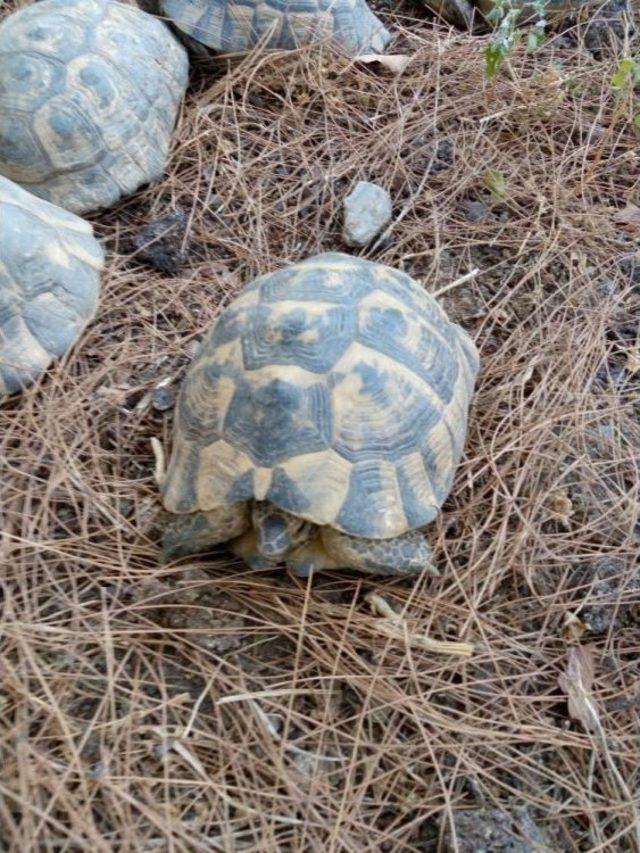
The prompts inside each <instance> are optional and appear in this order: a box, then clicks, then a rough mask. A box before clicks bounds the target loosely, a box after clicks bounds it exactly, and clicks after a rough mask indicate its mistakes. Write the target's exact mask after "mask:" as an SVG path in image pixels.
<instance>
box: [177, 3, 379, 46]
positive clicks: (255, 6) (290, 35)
mask: <svg viewBox="0 0 640 853" xmlns="http://www.w3.org/2000/svg"><path fill="white" fill-rule="evenodd" d="M161 7H162V10H163V12H164V13H165V14H166V15H167V16H168V17H169V18H171V19H172V20H173V21H174V22H175V23H176V25H177V26H178V27H179V28H180V29H181V30H182V31H183V32H184V33H186V34H187V35H188V36H190V37H191V38H192V39H195V41H196V42H198V43H200V44H203V45H205V46H206V47H208V48H210V49H211V50H214V51H217V52H222V53H228V52H233V53H236V52H240V53H243V52H247V51H249V50H251V49H252V48H254V47H256V45H258V44H264V46H265V47H266V48H268V49H274V50H275V49H277V50H293V49H294V48H297V47H300V46H302V45H305V44H310V43H312V42H315V41H329V40H330V41H332V42H333V44H334V45H335V46H337V47H339V48H341V49H342V50H343V51H344V52H345V53H347V54H348V55H350V56H356V55H357V54H358V53H367V52H370V51H371V52H379V51H382V50H383V49H384V48H385V46H386V45H387V44H388V43H389V40H390V38H391V36H390V34H389V33H388V32H387V30H386V29H385V28H384V26H383V25H382V23H381V22H380V21H379V20H378V18H377V17H376V16H375V15H374V14H373V12H372V11H371V9H369V7H368V6H367V4H366V2H365V0H161Z"/></svg>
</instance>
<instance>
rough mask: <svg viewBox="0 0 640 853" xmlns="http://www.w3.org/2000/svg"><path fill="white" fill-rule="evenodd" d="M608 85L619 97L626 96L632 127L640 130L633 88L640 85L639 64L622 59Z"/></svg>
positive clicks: (639, 116) (632, 60)
mask: <svg viewBox="0 0 640 853" xmlns="http://www.w3.org/2000/svg"><path fill="white" fill-rule="evenodd" d="M610 83H611V85H612V87H613V88H614V89H615V90H616V91H617V92H618V93H619V95H620V96H626V97H628V98H629V99H630V100H631V103H632V110H633V111H634V116H633V118H632V119H631V121H632V123H633V125H634V127H637V128H640V109H639V108H638V107H639V105H638V104H637V103H636V98H635V94H634V88H635V86H638V85H640V62H638V60H637V59H633V58H632V57H631V56H625V57H623V58H622V59H621V60H620V62H618V67H617V68H616V70H615V71H614V73H613V74H612V75H611V80H610Z"/></svg>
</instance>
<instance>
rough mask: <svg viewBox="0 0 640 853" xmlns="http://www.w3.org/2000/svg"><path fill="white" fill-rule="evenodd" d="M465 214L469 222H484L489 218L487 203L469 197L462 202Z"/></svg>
mask: <svg viewBox="0 0 640 853" xmlns="http://www.w3.org/2000/svg"><path fill="white" fill-rule="evenodd" d="M462 207H463V209H464V213H465V216H466V217H467V219H468V220H469V222H484V220H485V219H486V218H487V214H488V212H489V211H488V210H487V205H486V204H483V203H482V202H481V201H470V200H469V199H467V200H465V201H463V202H462Z"/></svg>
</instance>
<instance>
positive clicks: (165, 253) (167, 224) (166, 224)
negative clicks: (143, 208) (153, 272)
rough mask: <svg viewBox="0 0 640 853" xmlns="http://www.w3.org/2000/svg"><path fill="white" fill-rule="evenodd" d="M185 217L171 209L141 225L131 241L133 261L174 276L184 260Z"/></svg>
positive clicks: (183, 214) (186, 217) (181, 212)
mask: <svg viewBox="0 0 640 853" xmlns="http://www.w3.org/2000/svg"><path fill="white" fill-rule="evenodd" d="M188 221H189V217H188V216H187V214H186V213H185V212H184V210H172V211H171V212H170V213H167V214H165V215H164V216H161V217H159V218H158V219H154V220H152V221H151V222H148V223H147V224H146V225H144V226H143V227H142V228H141V229H140V230H139V231H138V233H137V234H136V235H135V236H134V238H133V246H134V248H135V250H136V258H137V260H139V261H142V262H143V263H146V264H149V266H152V267H153V268H154V269H157V270H158V271H159V272H162V273H166V274H167V275H177V273H178V271H179V270H180V266H181V265H182V264H183V263H184V261H185V259H186V248H187V246H186V244H185V246H184V249H183V244H184V243H185V239H184V238H185V233H186V230H187V223H188Z"/></svg>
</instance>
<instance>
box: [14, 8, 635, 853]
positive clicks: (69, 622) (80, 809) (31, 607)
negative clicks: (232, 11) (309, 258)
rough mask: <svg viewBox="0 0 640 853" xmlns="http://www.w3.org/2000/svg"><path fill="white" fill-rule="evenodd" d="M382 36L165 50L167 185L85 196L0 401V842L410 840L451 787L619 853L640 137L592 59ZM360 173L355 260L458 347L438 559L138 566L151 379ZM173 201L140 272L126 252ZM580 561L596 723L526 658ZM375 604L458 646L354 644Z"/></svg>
mask: <svg viewBox="0 0 640 853" xmlns="http://www.w3.org/2000/svg"><path fill="white" fill-rule="evenodd" d="M18 5H20V4H18ZM9 8H11V6H9ZM394 25H395V26H396V30H397V31H398V32H399V35H398V37H397V39H396V43H395V44H394V46H393V50H394V52H410V53H412V54H413V60H412V62H411V64H410V65H409V67H408V69H407V70H406V72H405V73H404V74H403V75H401V76H400V77H396V78H394V77H391V76H389V75H385V74H379V75H377V74H376V73H375V72H374V71H372V70H371V69H366V68H363V67H356V66H354V65H353V64H349V63H346V62H344V61H342V60H340V59H337V58H335V57H333V56H331V55H330V54H329V53H328V52H327V51H323V50H311V51H303V52H301V53H299V54H296V55H290V56H261V57H254V58H252V59H246V60H244V61H242V62H236V63H232V64H229V63H227V61H226V60H218V61H212V62H211V63H209V65H208V66H207V67H205V66H204V65H201V66H199V67H197V68H195V69H194V72H193V75H192V85H191V89H190V93H189V96H188V100H187V103H186V104H185V108H184V111H183V114H182V118H181V121H180V125H179V128H178V132H177V134H176V139H175V145H174V149H173V156H172V159H171V163H170V165H169V169H168V172H167V177H166V180H164V181H163V182H161V183H159V184H157V185H155V186H153V187H151V188H150V189H148V190H147V191H145V192H143V193H140V194H139V195H138V196H136V197H135V198H133V199H131V200H130V201H128V202H126V203H124V204H121V205H120V206H119V207H118V208H116V209H114V210H112V211H109V212H107V213H106V214H102V215H99V216H96V217H95V223H96V228H97V231H98V234H99V236H100V237H101V239H102V240H103V241H104V243H105V246H106V247H107V249H108V253H109V266H108V270H107V274H106V276H105V281H104V292H103V299H102V304H101V308H100V311H99V314H98V318H97V320H96V321H95V323H93V324H92V326H91V327H90V328H89V330H88V331H87V332H86V334H85V335H84V337H83V339H82V341H81V342H80V344H79V345H78V346H77V348H76V349H75V351H74V352H73V354H71V355H70V356H69V357H68V358H66V359H65V360H64V361H63V362H62V363H60V364H58V365H56V366H55V367H54V368H53V369H52V370H51V371H50V373H49V375H48V376H47V377H46V378H45V379H43V381H42V382H41V383H39V385H38V387H36V388H34V389H32V390H30V391H28V392H27V393H25V394H24V395H23V396H22V397H21V398H19V399H16V400H12V401H10V402H9V403H7V404H5V405H4V406H3V407H2V409H1V410H0V453H1V456H2V467H3V471H2V477H1V490H2V494H1V501H0V509H1V513H2V518H1V523H2V531H3V536H2V551H1V553H0V560H1V562H2V574H1V578H0V582H1V584H2V592H3V612H2V622H1V626H0V627H1V631H2V647H1V654H2V657H1V661H0V667H1V670H0V671H1V677H2V683H1V686H0V703H1V704H0V709H1V713H0V727H1V729H2V732H1V740H0V750H1V755H2V758H1V770H0V773H1V777H2V778H1V781H0V824H1V825H2V829H1V830H0V834H1V835H2V837H3V839H4V842H5V845H6V847H7V848H8V849H11V850H20V851H23V850H54V849H56V850H70V851H71V850H89V849H91V850H95V851H110V850H154V849H158V850H247V851H250V850H255V851H266V850H274V851H275V850H295V851H318V853H319V852H320V851H323V853H324V851H327V850H332V851H338V850H340V851H367V850H369V851H379V850H387V851H391V850H402V851H426V850H436V849H440V847H441V846H442V845H443V843H444V841H443V839H444V838H445V835H447V833H449V832H450V829H451V826H452V821H453V817H454V814H455V812H456V811H457V810H458V809H461V808H472V807H477V806H479V805H482V806H487V807H499V808H503V809H506V810H510V809H513V808H514V807H515V806H526V807H527V808H528V810H529V814H530V815H531V816H533V818H534V819H535V820H536V822H537V823H538V825H539V826H540V827H541V829H542V830H543V831H544V832H545V833H547V837H548V838H549V839H550V844H551V846H552V848H553V849H556V850H570V851H574V850H575V851H578V850H580V851H587V850H589V851H596V850H616V851H617V850H632V849H635V847H634V845H635V844H636V843H637V820H638V804H637V801H635V800H634V797H635V796H636V795H637V794H634V793H633V792H634V791H635V792H637V790H638V786H639V784H640V777H639V771H638V760H637V755H638V749H639V747H640V738H639V729H638V699H637V697H638V695H639V694H638V679H639V676H640V673H639V671H638V653H639V651H640V649H639V643H638V636H639V635H638V610H637V605H638V596H639V593H638V585H637V583H635V579H636V578H637V574H636V573H637V558H638V548H639V542H638V535H639V526H638V507H639V505H640V502H639V494H638V483H639V478H638V467H639V466H638V448H639V447H640V422H639V418H640V414H639V409H638V396H639V395H638V391H639V376H638V373H635V374H633V373H632V372H631V371H630V370H628V369H627V367H628V364H629V363H630V362H627V361H625V359H626V356H627V355H628V352H627V351H628V350H630V349H631V347H632V346H634V345H635V335H636V334H637V331H636V330H637V323H638V320H639V319H640V308H639V304H638V303H639V298H638V284H637V277H636V280H635V281H636V283H635V284H634V283H633V281H632V278H631V273H630V272H629V270H630V265H631V261H630V259H631V258H632V256H633V253H634V252H635V253H636V254H635V257H636V261H637V265H636V267H635V269H636V270H638V269H639V268H640V261H638V255H637V245H638V244H637V233H636V234H634V233H633V232H631V231H628V230H623V229H622V228H621V227H620V226H619V225H617V224H616V223H615V221H614V213H615V211H616V210H617V209H620V208H622V207H624V206H625V205H626V204H627V203H628V202H632V201H633V200H634V199H635V201H636V202H637V199H638V191H639V187H638V175H639V170H638V159H637V148H638V138H637V133H636V132H634V130H633V128H632V126H631V124H630V122H629V118H630V115H629V108H628V104H626V103H625V102H623V101H621V100H620V99H619V98H617V97H616V95H615V93H614V92H613V91H612V90H611V88H610V87H609V86H608V83H607V80H608V79H609V76H610V74H611V72H612V70H613V68H614V67H615V62H613V61H612V62H611V63H609V64H607V63H605V64H598V63H596V62H595V61H593V60H591V59H590V58H589V57H588V56H587V55H586V54H584V53H580V52H578V51H573V50H568V49H566V48H564V47H562V46H560V45H556V43H555V42H553V41H551V42H550V43H549V44H548V46H547V47H545V48H544V49H542V50H540V51H539V52H537V53H536V54H534V55H532V54H527V53H525V52H524V51H520V50H518V51H516V52H515V53H514V54H513V56H512V59H511V68H512V71H513V74H512V75H511V76H510V77H507V76H506V75H505V76H499V78H498V79H497V80H496V82H494V83H493V84H487V82H486V81H485V80H484V77H483V67H482V57H481V51H480V45H481V41H480V42H479V41H478V40H477V39H476V40H473V39H470V38H469V37H467V36H464V35H452V34H450V33H449V31H438V30H435V29H433V28H432V26H431V24H428V23H425V22H418V21H411V20H409V19H407V18H404V19H400V18H398V19H397V21H396V22H395V24H394ZM358 178H366V179H369V180H377V181H379V182H381V183H382V184H383V185H385V186H387V187H388V188H389V189H390V191H391V193H392V195H393V198H394V203H395V220H394V223H393V225H392V227H391V229H390V231H389V233H388V234H387V236H386V237H384V238H383V239H382V240H381V241H379V243H378V244H377V247H376V248H375V249H374V250H369V251H368V252H366V253H365V254H366V256H367V257H371V258H375V259H377V260H380V261H382V262H384V263H388V264H392V265H394V266H398V267H402V268H404V269H405V270H407V271H408V272H409V273H411V274H412V275H413V276H415V277H416V278H417V279H418V280H419V281H421V282H423V283H424V286H425V287H426V288H427V289H428V290H430V291H434V292H435V291H438V290H442V292H443V295H442V301H443V303H444V304H445V305H446V307H447V309H448V310H449V311H450V312H451V314H452V316H454V317H455V318H456V319H458V320H459V321H460V322H462V323H463V324H464V325H465V327H466V328H467V329H469V330H470V332H471V333H472V334H473V335H474V336H475V337H476V339H477V341H478V344H479V346H480V348H481V351H482V365H483V369H482V376H481V378H480V383H479V388H478V393H477V396H476V398H475V401H474V406H473V412H472V418H471V427H470V433H469V440H468V445H467V452H466V457H465V459H464V462H463V464H462V465H461V466H460V469H459V471H458V474H457V478H456V483H455V488H454V490H453V494H452V496H451V498H450V500H449V501H448V503H447V505H446V507H445V511H444V513H443V515H442V518H441V519H440V521H439V522H438V523H437V524H436V525H434V527H433V529H432V530H431V538H432V540H433V543H434V546H435V557H436V561H437V564H438V565H439V567H440V569H441V571H442V578H441V579H440V580H437V581H434V580H433V579H426V578H425V579H424V581H420V582H418V583H417V584H416V585H413V584H410V583H406V582H402V581H388V582H383V583H381V584H379V583H376V584H374V583H372V581H370V580H367V579H361V578H358V577H354V576H345V575H344V574H339V573H336V574H334V575H326V576H324V577H322V578H319V579H317V580H316V581H315V582H314V583H313V585H311V586H308V585H306V584H305V583H303V582H301V581H298V580H293V579H291V578H289V577H287V576H286V575H285V574H284V573H280V574H278V573H268V572H267V573H265V572H250V571H247V570H246V569H245V568H243V567H242V566H241V565H239V564H237V563H232V562H230V561H229V560H225V559H223V558H222V557H220V558H219V559H217V560H198V561H192V562H190V563H187V564H183V565H181V566H179V567H177V568H176V567H171V566H170V567H162V568H161V567H160V566H159V564H158V560H157V529H156V527H155V524H156V516H157V511H158V506H157V499H156V486H155V484H154V480H153V475H154V458H153V454H152V451H151V447H150V442H149V439H150V438H152V437H157V438H158V439H160V440H161V441H162V442H163V444H164V446H165V447H167V446H168V443H169V438H170V432H171V413H170V412H169V413H160V412H158V411H156V410H155V409H154V408H153V406H152V405H150V403H149V396H148V392H150V391H151V390H152V389H153V388H154V387H155V386H156V385H157V383H158V382H159V381H160V380H162V379H164V378H166V377H168V376H171V377H175V382H177V381H178V380H179V378H180V377H181V375H182V373H183V371H184V369H185V367H186V365H187V363H188V361H189V359H190V358H191V357H192V355H193V351H194V344H195V343H196V342H197V340H198V338H199V337H200V335H201V334H202V333H203V332H204V330H205V329H206V328H207V327H208V326H209V325H210V323H211V322H212V320H213V319H214V318H215V316H216V315H217V314H218V313H219V311H220V310H221V308H222V307H223V306H224V305H225V304H226V303H228V301H229V300H230V299H231V298H232V297H233V295H234V294H235V293H237V292H238V291H239V289H240V288H241V287H242V285H243V284H244V283H245V282H247V281H249V280H250V279H251V278H252V277H253V276H254V275H255V274H256V273H259V272H264V271H266V270H269V269H273V268H275V267H277V266H279V265H282V264H287V263H289V262H292V261H295V260H297V259H299V258H302V257H304V256H306V255H309V254H311V253H313V252H317V251H319V250H322V249H333V248H338V249H340V248H342V246H341V244H340V238H339V232H340V223H339V210H340V200H341V198H342V197H343V195H344V194H345V192H346V191H347V190H348V188H349V186H350V185H351V183H352V182H353V181H354V180H356V179H358ZM496 187H497V188H498V189H499V190H500V188H502V189H501V190H500V192H499V193H498V194H499V195H500V194H501V195H502V196H503V197H501V198H492V197H491V194H490V189H491V188H493V191H494V193H495V192H496ZM470 201H473V202H480V203H481V205H482V207H477V206H476V207H475V208H469V202H470ZM177 205H180V206H182V207H183V208H184V209H186V210H187V211H188V214H189V223H190V224H189V235H190V248H189V254H188V261H187V262H186V264H185V265H184V267H183V268H182V271H181V273H180V275H179V276H177V277H175V278H169V277H164V276H162V275H160V274H159V273H157V272H154V271H153V270H152V269H151V268H149V267H146V266H143V265H141V264H140V263H139V262H138V261H137V260H136V259H135V258H134V257H133V256H132V248H131V237H132V235H133V234H134V233H135V232H136V230H137V229H138V228H139V227H140V226H141V225H142V224H143V223H144V222H145V221H146V220H148V219H149V218H153V217H155V216H157V215H160V214H162V213H164V212H166V211H168V210H170V209H172V208H173V207H174V206H177ZM625 264H626V266H625ZM475 269H477V270H479V272H478V273H477V275H475V276H471V277H467V278H463V277H465V276H466V275H467V273H469V272H471V271H472V270H475ZM625 270H626V272H625ZM636 276H637V272H636ZM457 279H461V281H460V282H459V283H458V284H457V286H456V287H454V288H452V289H447V285H448V284H450V283H451V282H452V281H454V280H457ZM625 365H627V366H625ZM175 382H174V384H175ZM603 559H606V560H608V561H609V563H611V561H613V560H615V561H617V562H615V563H614V565H616V566H618V569H617V581H616V584H615V585H614V586H612V587H611V590H612V592H611V594H610V598H609V599H608V600H607V602H606V605H607V607H608V608H609V610H610V611H611V612H612V613H613V617H612V620H611V622H610V625H609V627H608V628H607V627H605V628H604V629H603V630H601V631H600V632H599V633H594V635H593V636H592V637H590V639H591V640H592V641H593V642H594V644H595V648H594V663H595V680H594V684H593V687H592V694H593V697H594V701H595V702H596V703H597V705H598V710H599V714H600V722H601V725H602V732H603V735H602V738H598V739H594V736H593V735H592V734H590V733H588V732H585V731H583V730H582V728H581V727H580V725H579V724H578V723H575V722H571V721H570V720H569V718H568V715H567V708H566V697H565V696H563V695H562V693H561V692H560V690H559V688H558V676H559V675H560V674H561V673H562V672H563V671H564V667H565V663H566V646H565V642H564V640H563V637H562V626H563V624H564V622H565V618H566V616H567V614H569V613H574V612H579V613H582V612H583V611H584V610H585V608H588V606H589V605H590V604H591V603H592V602H593V600H594V595H595V593H594V582H593V573H592V572H591V569H592V568H593V566H594V565H595V564H596V563H598V561H602V560H603ZM590 572H591V573H590ZM372 590H377V591H379V592H380V594H382V595H384V597H385V599H386V600H387V601H388V602H389V604H390V605H391V606H392V607H393V609H394V611H395V612H396V613H398V614H399V615H401V616H402V618H405V617H406V618H407V619H408V620H410V621H411V624H412V625H414V626H417V630H419V631H420V632H421V633H422V634H428V635H429V636H430V637H433V638H437V639H440V640H443V641H444V640H451V641H461V642H466V643H472V644H473V646H474V654H473V656H472V657H471V658H469V659H463V658H454V657H443V656H440V655H433V654H430V653H429V652H428V651H426V650H424V649H423V648H420V647H417V646H414V645H411V644H410V643H406V642H400V641H398V639H397V638H393V637H387V636H384V635H382V634H381V633H380V632H379V631H377V630H376V626H375V620H374V617H372V616H371V614H370V613H369V612H368V608H367V605H366V602H365V594H366V593H367V592H369V591H372ZM634 608H635V610H634ZM451 844H452V845H453V846H452V848H451V849H456V848H455V844H454V842H451Z"/></svg>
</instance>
